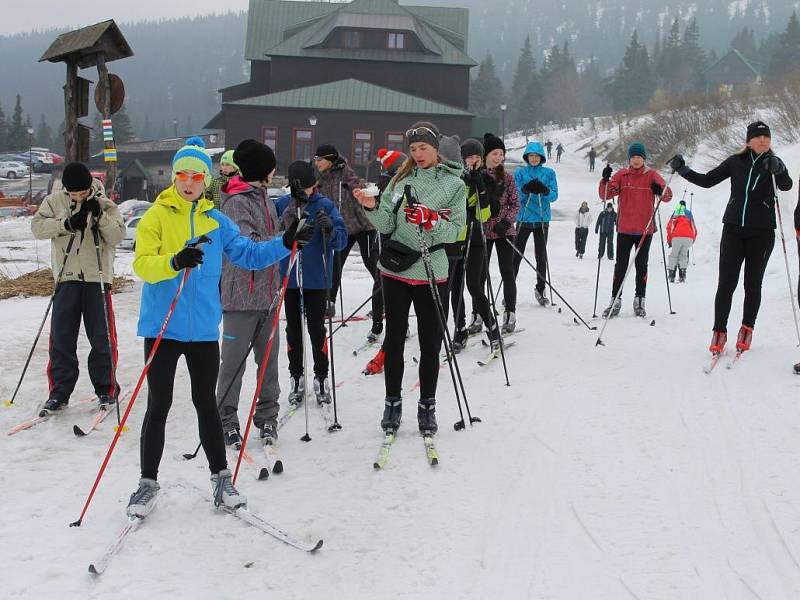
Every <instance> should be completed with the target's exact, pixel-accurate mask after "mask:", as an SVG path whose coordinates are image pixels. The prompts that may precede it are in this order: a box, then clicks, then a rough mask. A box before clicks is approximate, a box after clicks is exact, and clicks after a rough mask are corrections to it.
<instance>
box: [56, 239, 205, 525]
mask: <svg viewBox="0 0 800 600" xmlns="http://www.w3.org/2000/svg"><path fill="white" fill-rule="evenodd" d="M204 243H211V239H210V238H209V237H208V236H206V235H201V236H200V238H199V239H198V240H197V241H196V242H193V243H191V244H187V246H193V247H199V246H202V244H204ZM191 271H192V270H191V269H188V268H185V269H184V270H183V277H181V282H180V283H179V284H178V290H177V291H176V292H175V296H174V297H173V298H172V302H171V303H170V305H169V309H168V310H167V314H166V316H165V317H164V321H163V323H162V324H161V329H160V330H159V332H158V335H157V336H156V339H155V341H154V342H153V347H152V348H150V353H149V354H148V355H147V360H145V362H144V367H143V368H142V372H141V374H140V375H139V380H138V381H137V382H136V387H135V388H133V393H132V394H131V398H130V400H129V401H128V406H127V407H126V408H125V412H124V413H123V415H122V420H121V421H120V424H119V427H117V429H116V431H115V432H114V438H113V439H112V440H111V445H110V446H109V447H108V451H107V452H106V455H105V458H103V462H102V464H101V465H100V470H99V471H98V472H97V477H95V480H94V483H93V484H92V489H91V490H90V491H89V496H88V497H87V498H86V502H85V503H84V505H83V509H82V510H81V514H80V516H79V517H78V520H77V521H73V522H72V523H70V524H69V526H70V527H80V526H81V523H83V518H84V517H85V516H86V511H87V510H89V505H90V504H91V502H92V498H94V493H95V492H96V491H97V487H98V486H99V485H100V480H101V479H102V478H103V473H105V470H106V467H107V466H108V461H109V460H111V455H112V454H113V453H114V448H116V446H117V442H118V441H119V436H120V435H122V430H123V429H124V428H125V423H127V421H128V416H129V415H130V414H131V410H132V409H133V405H134V403H135V402H136V398H137V396H138V395H139V390H140V389H141V388H142V384H143V383H144V379H145V377H147V373H148V371H149V370H150V365H151V364H153V359H154V358H155V355H156V351H158V347H159V346H160V345H161V340H162V339H164V333H165V332H166V331H167V325H169V322H170V319H172V314H173V313H174V312H175V307H177V306H178V299H179V298H180V297H181V293H182V292H183V288H184V287H185V286H186V281H187V280H188V279H189V274H190V273H191Z"/></svg>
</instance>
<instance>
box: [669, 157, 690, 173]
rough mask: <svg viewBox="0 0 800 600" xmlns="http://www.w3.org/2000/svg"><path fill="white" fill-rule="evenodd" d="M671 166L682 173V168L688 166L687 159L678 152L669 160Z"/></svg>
mask: <svg viewBox="0 0 800 600" xmlns="http://www.w3.org/2000/svg"><path fill="white" fill-rule="evenodd" d="M667 164H668V165H669V168H670V169H672V170H673V171H675V172H676V173H680V172H681V169H683V168H684V167H685V166H686V161H685V160H684V159H683V156H681V155H680V154H676V155H675V156H673V157H672V158H670V159H669V161H667Z"/></svg>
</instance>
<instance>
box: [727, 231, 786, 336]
mask: <svg viewBox="0 0 800 600" xmlns="http://www.w3.org/2000/svg"><path fill="white" fill-rule="evenodd" d="M774 245H775V231H773V230H772V229H751V228H744V227H739V226H737V225H727V224H726V225H723V227H722V239H721V240H720V243H719V283H718V284H717V295H716V298H715V299H714V331H727V330H728V315H729V314H730V312H731V302H732V300H733V292H734V291H735V290H736V286H737V285H738V284H739V271H741V268H742V262H744V308H743V310H742V324H743V325H747V326H748V327H754V326H755V324H756V317H757V316H758V309H759V307H760V306H761V282H762V281H763V280H764V271H766V269H767V263H768V262H769V257H770V254H772V248H773V246H774Z"/></svg>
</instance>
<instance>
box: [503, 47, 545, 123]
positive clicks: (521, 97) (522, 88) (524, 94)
mask: <svg viewBox="0 0 800 600" xmlns="http://www.w3.org/2000/svg"><path fill="white" fill-rule="evenodd" d="M536 80H537V77H536V59H535V58H534V57H533V51H532V50H531V36H530V35H528V36H526V37H525V43H524V45H523V46H522V50H521V51H520V55H519V60H518V61H517V69H516V71H515V72H514V80H513V81H512V83H511V97H510V98H509V99H508V112H509V115H508V117H509V125H510V127H511V129H522V128H528V127H532V126H533V124H534V123H535V117H536V115H535V107H534V106H532V105H531V104H530V103H529V100H530V98H531V97H532V96H536V95H537V87H538V86H537V85H536V83H537V82H536Z"/></svg>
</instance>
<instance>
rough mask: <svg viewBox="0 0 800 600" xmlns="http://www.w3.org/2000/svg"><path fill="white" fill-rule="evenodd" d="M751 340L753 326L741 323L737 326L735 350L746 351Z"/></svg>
mask: <svg viewBox="0 0 800 600" xmlns="http://www.w3.org/2000/svg"><path fill="white" fill-rule="evenodd" d="M752 342H753V328H752V327H748V326H747V325H744V324H742V326H741V327H740V328H739V334H738V335H737V336H736V351H737V352H746V351H747V350H750V344H751V343H752Z"/></svg>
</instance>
